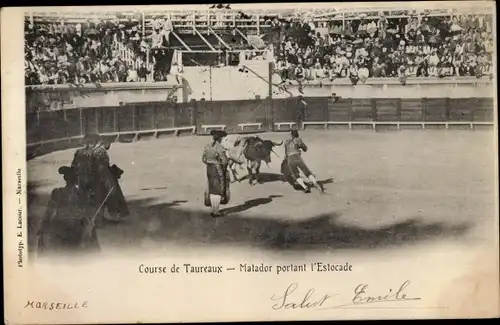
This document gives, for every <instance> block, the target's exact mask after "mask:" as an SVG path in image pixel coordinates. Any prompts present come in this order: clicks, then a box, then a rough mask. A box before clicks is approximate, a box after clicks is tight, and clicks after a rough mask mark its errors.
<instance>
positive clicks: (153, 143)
mask: <svg viewBox="0 0 500 325" xmlns="http://www.w3.org/2000/svg"><path fill="white" fill-rule="evenodd" d="M288 136H289V134H288V133H268V134H262V135H261V137H263V138H266V139H272V140H276V141H279V140H282V139H286V138H287V137H288ZM301 137H302V138H303V140H304V141H305V142H306V144H307V145H308V146H309V151H308V152H307V153H305V154H304V155H303V157H304V160H305V161H306V163H307V164H308V165H309V167H310V168H311V169H312V171H313V172H315V173H316V175H317V179H318V180H321V181H324V183H325V188H326V194H324V195H321V194H319V193H318V192H317V191H315V190H314V189H313V190H312V193H310V194H304V193H302V192H299V191H295V190H294V189H292V188H291V187H290V186H289V185H288V184H287V183H282V182H281V180H279V166H280V162H281V160H280V158H278V157H276V156H272V159H273V162H272V163H271V164H270V166H269V168H267V167H266V166H265V165H263V167H262V168H261V172H262V173H265V175H264V177H265V183H264V184H258V185H255V186H250V185H249V184H248V182H247V181H246V180H244V181H242V182H241V183H233V184H232V188H231V191H232V193H231V194H232V200H231V202H230V203H229V204H228V205H227V206H225V207H224V208H225V209H227V212H229V214H228V215H227V216H225V217H223V218H220V219H217V220H214V219H212V218H211V217H210V216H209V210H208V209H207V208H205V207H204V206H203V190H204V186H205V169H204V165H203V164H202V162H201V153H202V149H203V147H204V145H205V144H206V143H208V142H209V141H210V138H208V137H191V136H185V137H179V138H164V139H157V140H150V141H139V142H136V143H131V144H125V143H123V144H122V143H118V144H113V145H112V147H111V149H110V151H109V154H110V157H111V161H112V163H116V164H117V165H118V166H119V167H121V168H122V169H123V170H124V171H125V173H124V175H123V176H122V180H121V185H122V188H123V191H124V194H125V196H126V198H127V200H128V202H129V207H130V210H131V212H132V218H131V220H129V221H127V222H123V223H121V224H109V225H106V226H104V227H103V228H102V229H100V230H99V240H100V243H101V246H102V249H103V251H104V252H106V251H108V252H111V251H113V250H114V249H126V248H130V249H132V248H141V249H142V248H145V247H154V248H160V247H163V248H165V249H167V248H173V247H183V248H187V247H192V248H194V249H196V247H199V248H203V249H208V250H210V249H211V247H215V246H217V247H219V248H221V249H223V248H227V249H228V250H229V251H231V252H232V253H234V254H237V253H236V252H237V250H236V248H237V247H240V248H242V249H251V250H258V251H260V252H267V253H268V254H284V253H286V252H298V251H303V252H306V251H316V252H319V251H328V252H330V251H333V250H335V251H337V252H338V251H339V250H348V249H349V250H358V251H368V250H369V251H372V252H373V251H375V250H384V249H386V250H387V249H403V247H409V246H418V245H429V244H430V245H433V244H434V243H437V242H441V243H446V244H452V245H454V244H459V243H460V244H462V245H464V244H465V245H476V244H477V245H479V244H481V243H484V242H485V241H486V240H490V239H492V238H493V237H492V236H493V233H492V232H491V231H489V230H491V229H492V227H493V225H495V219H494V218H495V205H494V202H495V191H494V189H495V180H494V175H495V173H494V168H495V162H494V142H493V141H494V137H493V133H492V132H489V131H475V132H471V131H458V130H457V131H438V130H434V131H432V130H427V131H415V130H414V131H410V130H408V131H399V132H371V131H351V132H350V131H343V130H335V131H333V130H332V131H320V130H317V131H316V130H307V131H302V132H301ZM276 151H277V152H278V154H279V155H280V156H281V157H283V153H284V149H283V147H280V148H278V149H277V150H276ZM73 153H74V150H68V151H62V152H55V153H52V154H49V155H46V156H43V157H39V158H36V159H34V160H32V161H29V163H28V172H29V197H28V201H29V203H28V205H29V206H28V214H29V219H30V223H31V224H33V225H34V224H36V223H37V220H38V219H39V218H40V216H41V215H42V214H43V213H44V211H45V205H46V203H47V200H48V198H49V195H50V191H51V190H52V189H53V188H55V187H59V186H63V184H64V181H63V180H62V177H60V175H58V173H57V169H58V167H59V166H61V165H68V164H70V162H71V159H72V157H73ZM241 173H242V174H243V175H244V174H246V170H241ZM33 233H34V232H33V231H32V232H31V233H30V250H31V249H33V248H34V247H35V245H34V241H33Z"/></svg>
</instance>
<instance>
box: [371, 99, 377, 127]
mask: <svg viewBox="0 0 500 325" xmlns="http://www.w3.org/2000/svg"><path fill="white" fill-rule="evenodd" d="M370 105H371V108H372V121H374V122H376V121H377V120H378V111H377V99H376V98H372V99H371V100H370Z"/></svg>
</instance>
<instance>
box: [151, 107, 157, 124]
mask: <svg viewBox="0 0 500 325" xmlns="http://www.w3.org/2000/svg"><path fill="white" fill-rule="evenodd" d="M156 106H157V105H155V104H153V109H152V110H151V129H153V130H154V129H157V128H158V125H157V123H156Z"/></svg>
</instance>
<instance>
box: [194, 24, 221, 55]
mask: <svg viewBox="0 0 500 325" xmlns="http://www.w3.org/2000/svg"><path fill="white" fill-rule="evenodd" d="M194 31H195V33H196V34H198V36H199V37H200V38H201V39H202V40H203V42H205V44H207V45H208V47H209V48H210V49H211V50H212V51H214V52H215V51H216V50H215V48H214V47H213V46H212V44H210V42H209V41H207V39H206V38H205V37H204V36H203V35H201V33H200V32H199V31H198V29H197V28H196V27H194Z"/></svg>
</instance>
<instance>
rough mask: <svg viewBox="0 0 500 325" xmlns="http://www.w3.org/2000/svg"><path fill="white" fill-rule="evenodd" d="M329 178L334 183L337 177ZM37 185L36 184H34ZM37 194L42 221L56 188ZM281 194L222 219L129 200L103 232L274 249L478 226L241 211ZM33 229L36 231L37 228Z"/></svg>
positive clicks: (362, 242) (391, 242)
mask: <svg viewBox="0 0 500 325" xmlns="http://www.w3.org/2000/svg"><path fill="white" fill-rule="evenodd" d="M323 182H324V183H325V184H327V183H331V179H327V180H325V181H323ZM33 187H36V185H35V184H33V186H32V187H31V188H30V189H32V188H33ZM30 192H32V191H30ZM33 195H34V196H35V197H31V199H29V200H28V201H30V202H32V205H31V207H29V208H28V215H29V218H30V219H35V223H36V219H37V218H39V217H40V216H41V214H42V213H43V212H44V211H45V207H44V206H41V204H42V203H43V204H46V202H47V201H48V198H49V195H50V194H46V195H40V194H38V195H36V194H34V192H32V193H31V196H33ZM279 197H281V196H280V195H271V196H268V197H263V198H257V199H252V200H249V201H246V202H245V203H243V204H241V205H238V206H234V207H228V208H226V209H224V210H225V212H226V216H224V217H222V218H216V219H214V218H212V217H211V216H210V214H209V209H206V210H187V209H183V207H182V205H183V203H186V202H187V201H185V200H178V201H173V202H165V203H160V204H158V203H155V202H154V199H152V198H147V199H138V200H129V202H128V204H129V209H130V212H131V216H130V218H129V219H128V220H124V221H122V222H119V223H116V224H115V223H112V224H105V225H104V226H103V227H102V228H100V229H99V230H98V235H99V237H100V238H102V240H100V241H101V242H102V243H107V244H111V245H113V246H118V247H120V246H121V247H127V246H128V247H134V246H138V245H140V242H141V241H143V240H145V239H147V240H153V241H157V242H159V243H160V242H175V243H177V244H179V243H180V244H184V243H185V244H205V245H211V244H215V245H228V246H229V245H241V246H251V247H259V248H263V249H269V250H313V249H316V250H334V249H364V250H366V249H377V248H384V247H391V246H401V245H404V244H411V243H417V242H424V241H429V240H433V239H440V238H446V237H451V238H459V237H460V236H462V235H464V234H465V233H466V232H467V231H468V230H469V229H470V228H471V227H472V224H470V223H453V222H449V223H448V222H446V223H445V222H434V223H424V222H422V218H410V219H407V220H404V221H401V222H397V223H394V224H391V225H388V226H385V227H381V228H376V229H373V228H364V227H359V226H354V225H345V224H342V223H340V222H339V220H338V219H339V217H340V215H339V214H338V213H328V214H319V215H316V216H311V217H310V218H308V219H300V220H291V219H290V218H289V217H288V216H286V215H285V214H283V216H282V217H279V218H273V219H271V218H266V217H265V216H262V217H255V216H245V215H240V214H239V213H241V212H244V211H247V210H250V209H252V208H254V207H257V206H259V205H263V204H269V203H271V202H272V201H273V199H274V198H279ZM30 232H31V233H32V234H33V235H34V233H35V232H34V231H33V229H30ZM30 237H31V236H30ZM32 240H33V239H32Z"/></svg>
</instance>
